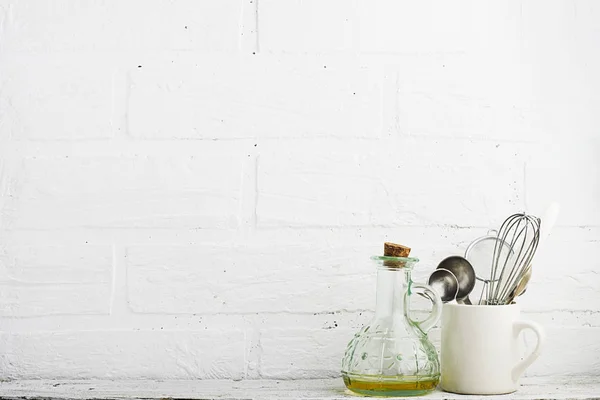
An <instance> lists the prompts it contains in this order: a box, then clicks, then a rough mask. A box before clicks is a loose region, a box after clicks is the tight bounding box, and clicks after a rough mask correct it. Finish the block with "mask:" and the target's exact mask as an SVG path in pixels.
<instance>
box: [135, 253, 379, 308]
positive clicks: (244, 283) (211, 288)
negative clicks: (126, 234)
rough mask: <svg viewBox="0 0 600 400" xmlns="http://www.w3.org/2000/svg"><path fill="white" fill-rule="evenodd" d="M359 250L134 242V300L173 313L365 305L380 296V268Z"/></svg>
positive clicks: (142, 304)
mask: <svg viewBox="0 0 600 400" xmlns="http://www.w3.org/2000/svg"><path fill="white" fill-rule="evenodd" d="M356 252H357V250H356V249H352V248H323V247H322V246H321V248H318V247H317V246H307V245H295V246H285V247H283V248H269V247H263V246H260V247H256V248H239V247H220V246H207V245H204V246H203V245H198V246H156V245H153V246H131V247H129V248H128V250H127V256H126V257H127V287H128V293H129V296H128V298H129V304H130V306H131V307H132V309H133V310H134V311H135V312H138V313H170V314H180V313H183V314H186V313H189V314H191V313H206V314H214V313H253V312H318V311H324V310H339V309H349V310H351V309H360V308H364V307H366V306H368V305H372V304H373V300H374V298H375V295H374V289H375V286H374V277H375V275H374V269H373V268H372V266H371V265H370V263H369V262H368V258H367V257H360V258H357V257H355V254H356ZM365 263H366V264H367V265H366V266H365ZM349 293H352V295H349Z"/></svg>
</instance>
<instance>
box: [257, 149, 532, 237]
mask: <svg viewBox="0 0 600 400" xmlns="http://www.w3.org/2000/svg"><path fill="white" fill-rule="evenodd" d="M311 153H312V154H311ZM520 158H521V157H520V156H519V155H518V149H514V148H510V146H496V145H494V144H493V143H472V142H466V141H464V142H463V141H439V142H438V141H420V140H411V139H406V140H405V139H403V140H401V141H398V142H393V143H389V144H388V145H386V146H385V147H384V146H383V145H382V146H374V147H373V148H369V147H367V146H362V147H361V148H360V149H350V148H344V149H343V148H342V146H339V147H338V149H336V151H327V152H320V151H318V150H316V151H315V150H312V149H311V152H303V151H302V150H301V149H299V150H297V151H295V152H290V153H286V154H283V153H282V154H264V155H261V156H260V158H259V160H258V200H257V218H258V226H259V227H260V228H263V227H283V226H294V227H303V226H304V227H308V226H312V227H324V226H386V227H389V226H394V225H397V226H398V225H400V226H401V225H421V226H422V225H438V224H449V225H450V224H457V225H459V226H488V225H487V224H489V223H490V222H491V221H490V215H510V214H511V211H514V210H515V208H517V209H520V208H522V201H523V199H522V197H523V165H524V164H523V160H522V159H520ZM482 188H485V189H483V190H482Z"/></svg>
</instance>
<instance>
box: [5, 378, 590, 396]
mask: <svg viewBox="0 0 600 400" xmlns="http://www.w3.org/2000/svg"><path fill="white" fill-rule="evenodd" d="M353 397H354V398H356V397H357V396H354V395H352V394H351V393H350V392H348V391H347V390H346V389H345V387H344V384H343V382H342V380H341V379H322V380H295V381H274V380H244V381H237V382H235V381H224V380H214V381H211V380H204V381H201V380H195V381H90V380H81V381H73V380H65V381H48V380H27V381H8V382H2V383H0V398H2V399H7V400H8V399H15V400H16V399H19V400H25V399H63V400H64V399H165V398H177V399H228V400H249V399H256V400H259V399H273V400H274V399H312V400H321V399H323V400H325V399H327V400H331V399H349V398H350V399H351V398H353ZM422 398H427V399H465V400H466V399H481V398H485V399H486V400H494V399H506V400H508V399H523V400H532V399H544V400H550V399H556V400H567V399H574V400H575V399H576V400H592V399H600V377H598V376H594V377H561V378H552V379H549V378H545V379H541V378H538V379H532V378H530V379H525V380H524V381H523V382H522V385H521V388H520V389H519V390H518V391H517V392H516V393H513V394H509V395H503V396H463V395H457V394H452V393H445V392H441V391H436V392H434V393H431V394H429V395H427V396H424V397H422Z"/></svg>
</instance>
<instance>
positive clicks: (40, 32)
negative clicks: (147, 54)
mask: <svg viewBox="0 0 600 400" xmlns="http://www.w3.org/2000/svg"><path fill="white" fill-rule="evenodd" d="M241 7H242V3H241V2H240V1H236V0H223V1H219V2H214V1H209V0H201V1H194V0H183V1H178V2H177V4H175V3H173V2H171V1H168V0H157V1H152V2H147V1H144V0H134V1H127V2H105V1H101V0H86V1H84V2H82V1H77V0H59V1H56V2H53V3H52V4H49V3H48V4H40V3H39V2H37V1H31V0H24V1H18V2H14V3H11V4H10V6H9V7H8V16H7V18H6V21H5V26H4V34H3V37H2V40H1V41H0V44H1V45H2V48H3V49H4V50H5V51H24V50H25V51H42V52H47V51H91V50H93V51H98V50H101V51H106V50H130V51H140V50H172V49H177V50H192V49H193V50H201V51H237V50H238V47H239V40H240V29H239V21H240V17H241V12H242V8H241Z"/></svg>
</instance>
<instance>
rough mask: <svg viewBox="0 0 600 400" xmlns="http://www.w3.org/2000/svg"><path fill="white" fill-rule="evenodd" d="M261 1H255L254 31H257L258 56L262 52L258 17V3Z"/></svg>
mask: <svg viewBox="0 0 600 400" xmlns="http://www.w3.org/2000/svg"><path fill="white" fill-rule="evenodd" d="M259 1H260V0H254V17H255V20H254V29H255V37H256V39H255V40H256V53H257V54H258V52H259V51H260V37H259V36H260V33H259V32H260V29H259V25H258V24H259V17H258V12H259V11H258V2H259Z"/></svg>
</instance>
